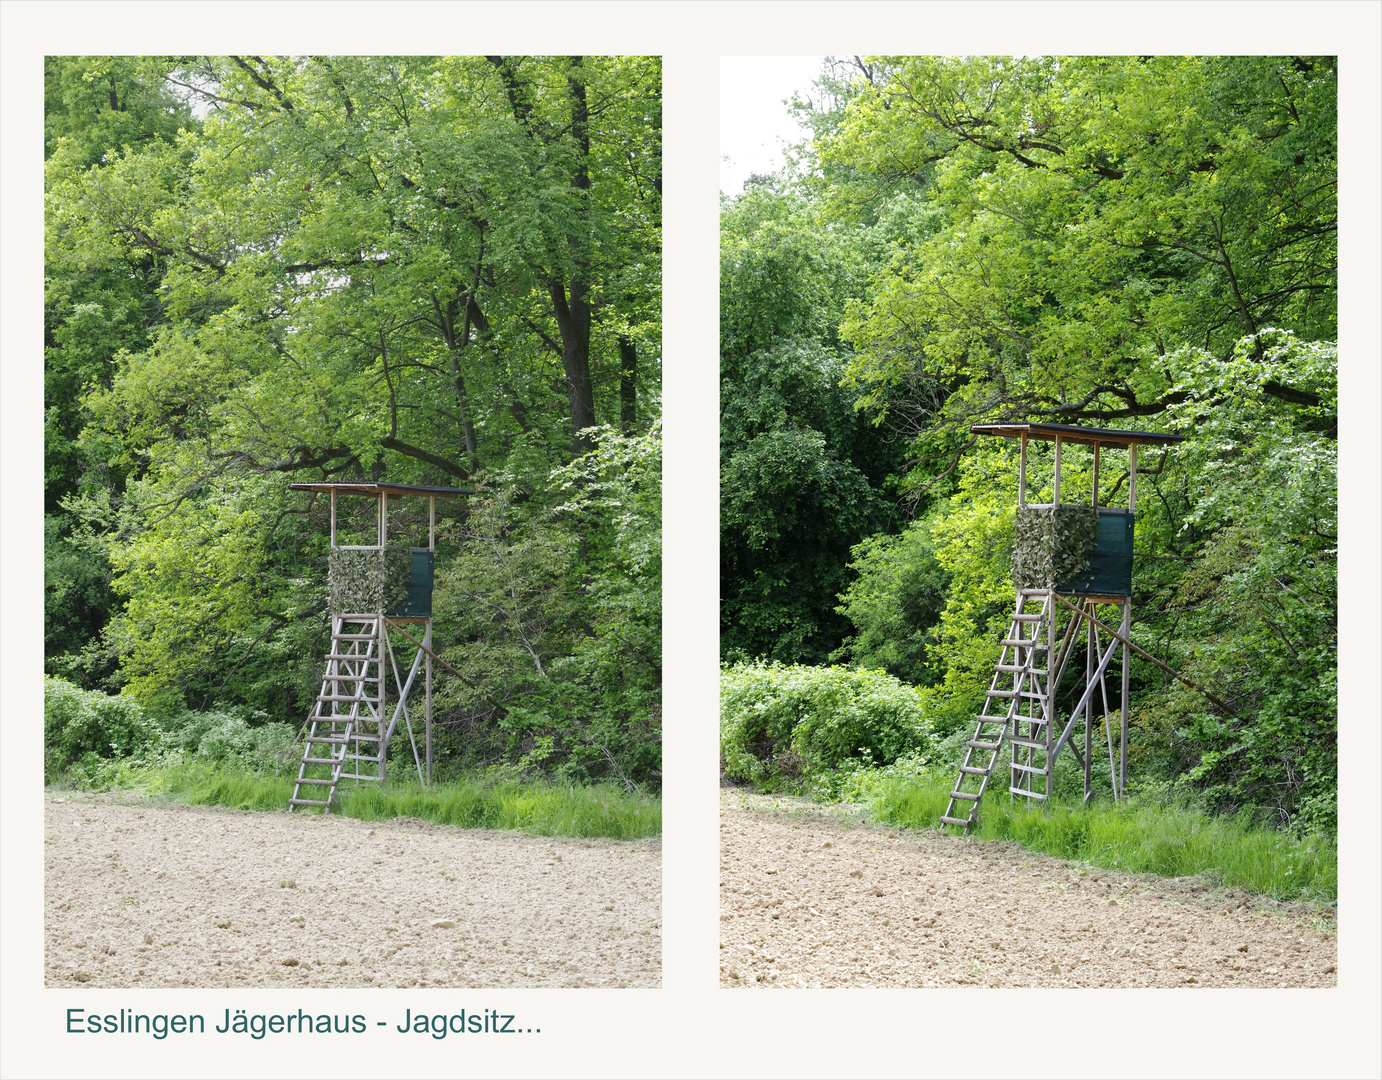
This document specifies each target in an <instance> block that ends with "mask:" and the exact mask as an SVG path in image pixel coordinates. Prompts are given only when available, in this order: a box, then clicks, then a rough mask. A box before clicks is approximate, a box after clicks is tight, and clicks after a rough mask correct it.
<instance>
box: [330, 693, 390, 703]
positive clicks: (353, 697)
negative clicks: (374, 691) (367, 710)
mask: <svg viewBox="0 0 1382 1080" xmlns="http://www.w3.org/2000/svg"><path fill="white" fill-rule="evenodd" d="M317 700H318V701H358V702H359V703H360V704H361V705H374V704H375V703H377V702H378V700H379V699H378V698H371V697H363V696H361V695H360V694H318V695H317Z"/></svg>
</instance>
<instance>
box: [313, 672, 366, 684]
mask: <svg viewBox="0 0 1382 1080" xmlns="http://www.w3.org/2000/svg"><path fill="white" fill-rule="evenodd" d="M378 681H379V676H378V675H357V674H354V673H353V672H349V671H328V672H327V673H326V674H325V675H323V676H322V682H378Z"/></svg>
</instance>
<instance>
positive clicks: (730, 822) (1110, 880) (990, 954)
mask: <svg viewBox="0 0 1382 1080" xmlns="http://www.w3.org/2000/svg"><path fill="white" fill-rule="evenodd" d="M765 866H772V867H773V868H774V869H775V870H776V871H777V872H776V873H775V874H773V875H771V876H768V875H765V874H764V873H763V872H762V868H763V867H765ZM1333 914H1334V912H1333V910H1332V909H1323V910H1321V909H1307V908H1305V907H1304V906H1297V905H1285V904H1274V903H1273V902H1272V901H1269V900H1260V899H1259V900H1251V899H1250V898H1248V897H1247V896H1246V895H1245V894H1239V893H1234V894H1233V895H1232V896H1230V895H1227V894H1224V893H1222V892H1218V891H1216V890H1214V889H1212V888H1208V887H1207V886H1206V885H1205V884H1204V883H1203V882H1201V881H1193V880H1180V879H1178V880H1175V881H1168V880H1166V879H1160V878H1140V877H1135V876H1132V875H1124V874H1118V873H1116V872H1113V871H1107V870H1096V869H1093V868H1091V867H1089V866H1087V865H1081V864H1073V863H1068V862H1065V861H1064V860H1061V859H1054V858H1049V857H1046V856H1041V855H1033V854H1031V853H1029V852H1027V851H1024V850H1023V849H1021V848H1019V847H1018V846H1017V845H1015V844H1006V843H993V842H984V841H980V840H976V839H973V838H968V837H947V836H942V835H941V834H939V833H934V832H906V833H904V832H902V831H900V830H897V829H887V828H883V827H879V826H871V825H861V824H859V822H858V815H857V814H855V815H851V817H850V818H848V819H844V818H841V817H838V816H833V815H831V814H829V813H825V812H822V811H821V810H820V809H818V808H814V807H812V806H811V804H809V803H799V802H796V801H794V800H786V799H776V800H775V799H765V798H763V797H755V796H750V795H745V794H743V793H741V792H726V793H725V794H724V796H723V799H722V802H721V808H720V985H721V986H722V987H771V988H792V987H845V986H860V987H891V986H896V987H902V986H957V985H958V986H978V987H984V986H988V987H1015V986H1042V987H1115V986H1118V987H1121V986H1128V987H1134V986H1136V987H1143V986H1163V987H1171V986H1181V987H1200V986H1219V987H1224V986H1232V987H1316V986H1319V987H1324V986H1334V985H1336V983H1337V976H1336V967H1335V965H1336V963H1337V959H1338V957H1337V947H1336V938H1335V935H1334V933H1333V927H1332V921H1331V920H1332V918H1333Z"/></svg>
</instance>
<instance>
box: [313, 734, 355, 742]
mask: <svg viewBox="0 0 1382 1080" xmlns="http://www.w3.org/2000/svg"><path fill="white" fill-rule="evenodd" d="M303 741H304V742H324V743H346V742H349V741H350V740H349V739H348V738H347V737H346V736H344V735H309V736H307V738H306V739H305V740H303Z"/></svg>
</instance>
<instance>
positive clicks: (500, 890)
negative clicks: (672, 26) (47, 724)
mask: <svg viewBox="0 0 1382 1080" xmlns="http://www.w3.org/2000/svg"><path fill="white" fill-rule="evenodd" d="M45 825H46V828H45V836H46V837H47V841H46V843H45V851H44V856H45V858H44V865H45V880H44V890H45V891H44V907H45V920H44V921H45V927H44V930H45V950H44V953H45V976H46V981H47V985H49V986H71V985H74V984H77V983H86V984H87V985H90V986H135V987H146V986H161V987H167V986H200V987H240V986H281V987H308V986H312V987H362V986H380V987H387V986H400V987H401V986H418V987H427V986H449V987H527V986H606V987H620V986H629V987H635V986H637V987H656V986H658V985H660V984H661V959H662V927H661V922H662V920H661V894H662V854H661V845H660V843H658V842H657V841H635V842H623V843H620V842H615V841H607V840H563V839H553V838H548V837H533V836H526V835H523V834H520V833H496V832H487V831H483V830H471V829H456V828H451V827H448V826H442V825H432V824H429V823H427V822H418V821H416V820H412V819H410V820H408V821H396V822H387V823H379V822H376V823H373V824H366V823H364V822H360V821H353V820H350V819H346V818H339V817H327V818H322V817H316V816H311V817H309V816H303V815H290V814H287V813H244V812H236V811H226V810H219V809H214V808H200V807H186V806H175V805H164V804H157V803H149V802H139V803H132V802H129V801H122V800H120V799H116V798H109V797H101V796H80V797H73V796H65V797H59V798H53V797H51V796H50V797H49V798H48V800H47V805H46V807H45Z"/></svg>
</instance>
